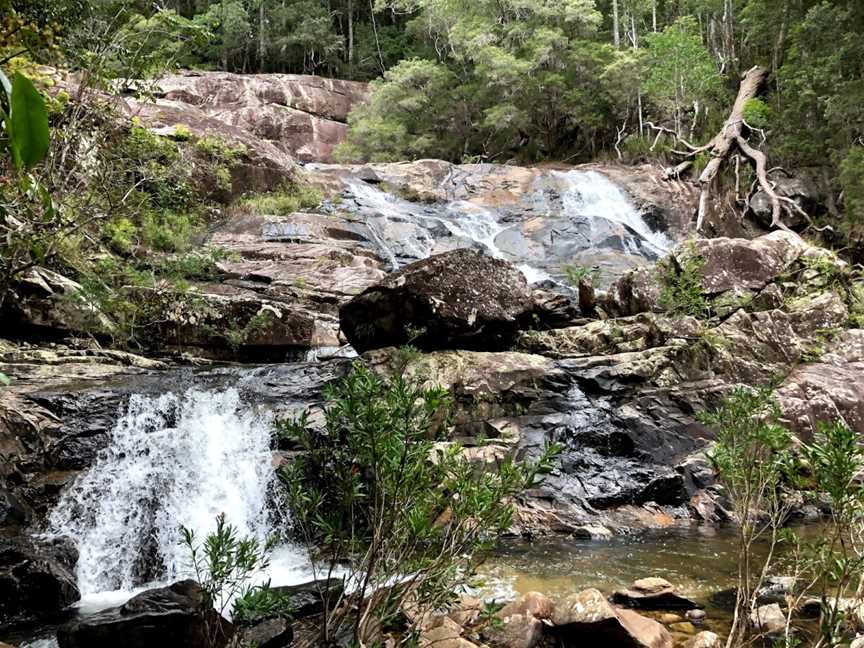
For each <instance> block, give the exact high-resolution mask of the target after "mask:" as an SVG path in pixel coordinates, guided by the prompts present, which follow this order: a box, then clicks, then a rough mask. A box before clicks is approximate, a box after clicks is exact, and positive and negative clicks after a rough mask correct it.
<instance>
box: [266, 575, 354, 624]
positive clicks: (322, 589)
mask: <svg viewBox="0 0 864 648" xmlns="http://www.w3.org/2000/svg"><path fill="white" fill-rule="evenodd" d="M272 589H273V591H274V592H276V593H278V594H282V595H287V596H288V597H289V601H290V603H291V609H292V610H293V613H292V617H293V618H295V619H305V618H306V617H310V616H314V615H316V614H320V613H321V612H323V611H324V600H325V598H326V599H328V602H329V604H330V605H333V604H335V603H336V600H337V599H338V598H339V595H340V594H341V593H342V581H341V580H339V579H337V578H331V579H330V580H329V581H312V582H310V583H302V584H300V585H285V586H282V587H274V588H272Z"/></svg>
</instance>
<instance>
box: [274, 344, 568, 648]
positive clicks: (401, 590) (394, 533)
mask: <svg viewBox="0 0 864 648" xmlns="http://www.w3.org/2000/svg"><path fill="white" fill-rule="evenodd" d="M410 358H411V354H410V352H408V351H406V350H402V351H401V352H400V353H399V354H398V358H397V360H396V371H395V373H394V374H393V375H392V376H390V377H385V376H382V375H379V374H377V373H375V372H374V371H373V370H371V369H370V368H368V367H366V366H364V365H362V364H360V363H356V364H355V365H354V367H353V368H352V370H351V372H350V373H349V374H348V376H347V377H345V378H344V379H342V380H341V381H339V382H337V383H336V384H335V385H333V386H332V387H331V388H330V389H329V390H328V392H327V394H326V396H327V404H326V406H325V408H324V418H325V425H324V429H323V430H315V429H313V428H312V426H311V425H310V420H309V419H308V418H307V417H306V416H305V415H302V416H300V417H298V418H296V419H294V420H289V421H286V422H284V423H283V433H284V434H285V435H287V436H288V437H289V438H291V439H293V440H294V442H295V443H296V444H297V446H298V447H299V448H301V449H302V450H303V452H302V454H301V455H300V456H299V457H298V458H297V459H296V460H295V461H294V462H293V463H292V465H291V466H290V468H288V469H287V470H286V471H285V472H284V473H283V475H282V476H283V479H284V481H285V483H286V484H287V487H288V502H289V505H290V507H291V511H292V514H293V520H294V523H295V524H296V526H297V529H298V532H299V534H300V536H301V537H302V539H303V540H304V541H305V543H306V544H307V546H308V547H309V550H310V554H314V555H315V556H316V557H317V558H318V559H319V560H321V561H322V562H323V565H324V566H323V569H324V574H325V575H326V576H327V577H328V580H329V577H330V576H331V575H333V574H339V573H340V572H341V573H343V574H344V576H343V579H344V581H345V587H344V590H343V592H342V593H341V594H340V595H339V596H338V597H335V599H334V595H333V594H332V592H330V591H329V590H327V588H328V587H329V585H325V591H323V592H322V596H324V597H325V618H324V622H323V625H322V628H321V637H320V639H316V640H315V643H314V645H316V646H317V645H325V646H329V645H332V642H334V640H335V639H336V637H338V636H339V635H340V632H341V631H342V630H343V629H345V628H350V635H351V637H352V639H353V642H354V643H355V644H356V645H373V644H376V643H377V642H379V641H381V639H382V632H383V631H385V630H387V629H389V628H392V627H395V626H398V625H399V624H400V619H403V620H404V622H405V623H407V627H402V628H401V630H402V632H401V637H402V639H401V642H402V645H413V644H412V642H413V641H416V634H417V631H418V627H419V623H420V622H421V621H422V619H423V617H424V615H425V613H426V612H428V611H430V610H434V609H440V608H442V607H446V606H447V605H448V604H450V603H451V602H452V600H453V598H454V596H455V595H456V591H457V589H458V587H459V586H460V585H463V584H464V583H466V582H467V581H468V580H469V579H470V578H471V575H472V573H473V571H474V568H475V567H476V565H477V564H478V560H479V558H480V552H481V551H482V550H483V549H484V548H487V547H488V546H489V543H490V542H493V541H494V539H495V538H496V537H497V535H498V534H500V533H501V532H503V531H504V530H505V529H507V528H508V527H509V526H510V523H511V519H512V515H513V507H512V504H511V503H510V500H511V498H513V497H515V496H516V495H517V494H518V493H519V492H520V491H521V490H522V489H523V488H525V487H528V486H530V485H531V484H533V483H534V482H535V480H536V479H537V477H538V475H539V474H540V473H542V472H544V471H547V470H549V469H550V468H551V462H552V460H553V458H554V456H555V454H556V453H557V448H556V447H552V446H550V447H549V448H547V450H546V451H545V452H544V453H542V455H541V456H539V457H538V458H536V459H535V460H534V461H533V462H530V463H524V464H519V463H517V462H516V461H515V460H513V459H512V458H510V457H507V458H504V459H502V460H501V462H500V463H499V465H498V467H497V469H485V468H480V467H478V466H475V465H473V464H472V463H471V462H470V461H469V460H468V459H467V458H466V457H465V456H464V455H463V453H462V448H461V447H460V446H459V445H458V444H446V443H442V441H443V439H444V437H443V435H444V432H445V427H446V423H447V419H448V409H449V402H450V398H449V394H448V393H447V392H446V391H445V390H443V389H440V388H437V387H425V386H424V385H423V382H422V380H421V379H420V378H419V377H416V376H411V375H409V373H408V370H407V363H408V362H409V361H410ZM325 582H326V581H325Z"/></svg>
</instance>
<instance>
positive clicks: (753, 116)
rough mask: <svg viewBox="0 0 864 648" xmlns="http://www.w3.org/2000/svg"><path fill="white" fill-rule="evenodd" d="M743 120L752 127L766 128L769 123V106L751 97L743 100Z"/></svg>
mask: <svg viewBox="0 0 864 648" xmlns="http://www.w3.org/2000/svg"><path fill="white" fill-rule="evenodd" d="M743 115H744V121H745V122H747V124H748V125H750V126H752V127H753V128H768V126H769V125H770V123H771V106H769V105H768V104H767V103H765V102H764V101H762V100H761V99H758V98H756V97H753V98H751V99H748V100H747V101H745V102H744V110H743Z"/></svg>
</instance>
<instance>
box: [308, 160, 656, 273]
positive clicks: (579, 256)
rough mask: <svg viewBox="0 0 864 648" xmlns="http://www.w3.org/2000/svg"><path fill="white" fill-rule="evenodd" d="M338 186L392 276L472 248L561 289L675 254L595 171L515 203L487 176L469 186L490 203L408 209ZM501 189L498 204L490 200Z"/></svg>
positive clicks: (551, 179)
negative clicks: (585, 277)
mask: <svg viewBox="0 0 864 648" xmlns="http://www.w3.org/2000/svg"><path fill="white" fill-rule="evenodd" d="M315 168H317V169H318V170H319V171H322V170H323V171H326V170H327V169H328V167H327V165H316V167H315ZM331 169H334V170H335V171H336V172H337V173H343V171H340V170H339V168H337V167H332V168H331ZM470 172H471V171H466V173H470ZM340 177H341V178H342V181H343V182H344V187H345V191H344V192H343V196H342V201H341V202H340V203H339V204H338V205H337V206H334V209H337V210H340V211H341V210H346V211H348V212H351V213H354V214H356V215H358V216H360V217H361V218H362V221H363V223H365V225H366V226H367V228H368V230H369V236H370V240H371V241H372V242H373V244H374V245H375V246H376V247H377V248H378V251H379V254H380V255H381V256H382V257H383V258H385V259H387V260H388V261H389V263H390V266H391V269H397V268H399V267H400V266H402V265H404V264H406V263H410V262H411V261H415V260H418V259H423V258H426V257H428V256H430V255H433V254H439V253H441V252H446V251H448V250H452V249H455V248H460V247H477V248H481V249H483V250H484V251H485V252H486V253H487V254H490V255H492V256H494V257H497V258H502V259H506V260H508V261H511V262H513V263H515V264H516V265H517V266H518V267H519V268H520V269H521V270H522V272H523V274H524V275H525V276H526V278H527V279H528V281H529V282H530V283H541V282H547V283H551V284H559V285H561V282H562V280H563V279H564V275H565V273H564V267H565V266H567V265H571V264H574V265H589V266H590V265H597V266H599V267H600V268H601V270H602V271H603V274H604V275H605V277H604V281H603V283H608V282H611V280H612V279H614V277H615V276H617V275H618V274H620V273H621V272H623V271H624V270H626V269H627V268H629V267H632V266H634V265H640V264H642V263H644V262H645V261H646V260H649V261H650V260H653V259H656V258H657V257H659V256H662V255H663V254H665V253H666V252H667V251H668V250H669V249H670V247H671V246H672V241H671V240H670V239H669V237H668V236H667V235H666V234H664V233H662V232H657V231H653V230H652V229H651V228H650V227H649V226H648V224H647V223H646V222H645V219H644V218H643V217H642V214H641V213H640V212H639V210H638V209H637V208H636V207H635V206H634V204H633V203H632V201H631V200H630V199H629V197H628V196H627V194H626V193H625V192H624V191H623V190H622V189H621V188H620V187H619V186H617V185H616V184H615V183H614V182H612V181H611V180H610V179H609V178H608V177H607V176H605V175H603V174H602V173H600V172H598V171H594V170H581V169H574V170H570V171H554V170H549V171H546V170H538V171H537V172H536V175H535V177H534V179H533V181H532V182H531V183H529V186H527V187H526V190H524V191H523V192H522V193H518V192H517V193H516V194H512V195H510V194H508V193H507V191H506V190H505V186H504V185H502V186H498V185H496V184H495V182H496V180H495V178H496V176H495V174H494V173H491V172H490V173H489V175H488V176H482V178H481V179H482V180H483V182H480V181H476V179H475V182H474V184H473V185H472V186H476V185H480V184H482V185H483V186H484V187H486V190H488V191H491V192H492V194H485V195H484V196H481V197H480V198H478V199H477V200H475V199H474V198H473V197H472V196H471V195H469V196H468V197H461V198H459V199H453V200H448V201H440V202H431V203H430V202H417V201H412V200H407V199H405V198H402V197H400V196H398V195H396V194H394V193H391V192H389V191H385V190H384V188H385V187H386V185H383V186H382V185H381V184H375V183H370V182H367V181H364V180H363V179H361V177H358V176H354V175H350V174H349V175H341V176H340ZM469 184H470V183H466V185H465V187H468V185H469ZM499 189H500V190H501V191H502V193H501V196H502V197H500V199H499V198H497V197H492V198H491V199H490V195H493V194H494V191H496V190H499ZM466 191H467V189H466ZM463 193H464V192H463ZM468 193H469V194H470V191H469V192H468ZM508 196H509V197H508Z"/></svg>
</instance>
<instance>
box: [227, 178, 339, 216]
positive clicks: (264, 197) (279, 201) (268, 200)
mask: <svg viewBox="0 0 864 648" xmlns="http://www.w3.org/2000/svg"><path fill="white" fill-rule="evenodd" d="M323 199H324V195H323V194H322V192H321V190H320V189H318V188H317V187H313V186H310V185H304V184H296V185H292V186H290V187H285V188H283V189H280V190H278V191H274V192H271V193H263V194H254V195H251V196H246V197H244V198H243V199H242V200H241V201H240V207H241V209H244V210H247V211H250V212H253V213H255V214H266V215H269V216H287V215H288V214H291V213H294V212H297V211H301V210H308V209H315V208H316V207H318V205H320V204H321V201H322V200H323Z"/></svg>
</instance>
